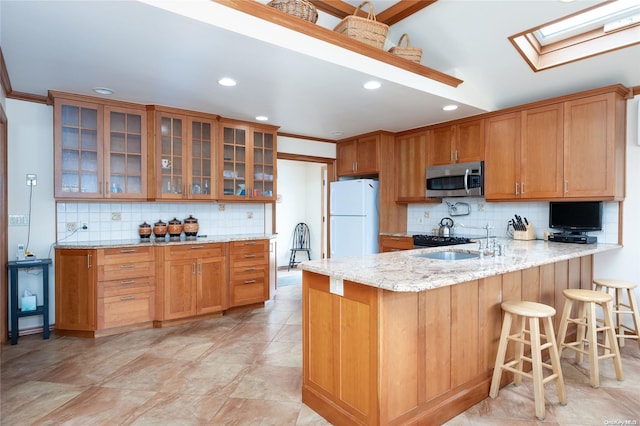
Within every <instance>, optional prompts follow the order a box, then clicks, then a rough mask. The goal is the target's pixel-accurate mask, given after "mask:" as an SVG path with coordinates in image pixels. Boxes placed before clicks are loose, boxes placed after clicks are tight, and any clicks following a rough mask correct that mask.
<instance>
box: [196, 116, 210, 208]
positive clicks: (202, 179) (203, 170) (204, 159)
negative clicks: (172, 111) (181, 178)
mask: <svg viewBox="0 0 640 426" xmlns="http://www.w3.org/2000/svg"><path fill="white" fill-rule="evenodd" d="M212 144H213V140H212V138H211V123H209V122H201V121H192V122H191V194H192V195H195V196H198V195H210V194H211V181H212V179H211V169H212V167H211V164H212V162H213V155H212V154H213V145H212Z"/></svg>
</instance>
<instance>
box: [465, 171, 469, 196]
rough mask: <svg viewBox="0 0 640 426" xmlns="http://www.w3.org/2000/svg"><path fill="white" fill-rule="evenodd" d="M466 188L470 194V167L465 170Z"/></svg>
mask: <svg viewBox="0 0 640 426" xmlns="http://www.w3.org/2000/svg"><path fill="white" fill-rule="evenodd" d="M464 190H465V191H466V192H467V195H469V169H468V168H467V169H466V170H465V171H464Z"/></svg>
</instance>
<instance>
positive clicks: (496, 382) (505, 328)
mask: <svg viewBox="0 0 640 426" xmlns="http://www.w3.org/2000/svg"><path fill="white" fill-rule="evenodd" d="M511 320H512V318H511V314H510V313H508V312H505V314H504V322H503V324H502V332H501V333H500V344H499V345H498V354H497V355H496V364H495V366H494V367H493V377H492V378H491V389H490V390H489V396H490V397H491V398H492V399H493V398H495V397H497V396H498V390H499V389H500V379H501V378H502V364H504V359H505V357H506V355H507V343H508V339H507V337H509V333H510V332H511Z"/></svg>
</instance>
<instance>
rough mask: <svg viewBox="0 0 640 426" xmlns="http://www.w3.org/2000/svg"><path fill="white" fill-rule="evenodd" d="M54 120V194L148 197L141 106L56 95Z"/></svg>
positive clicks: (124, 197) (58, 196)
mask: <svg viewBox="0 0 640 426" xmlns="http://www.w3.org/2000/svg"><path fill="white" fill-rule="evenodd" d="M127 105H129V104H127ZM54 123H55V124H54V126H55V150H54V168H55V186H54V194H55V197H56V198H61V199H70V198H113V199H144V198H146V196H147V187H146V182H147V173H146V155H147V153H146V128H147V125H146V112H145V111H144V109H142V108H141V109H134V108H127V107H120V106H115V105H101V104H98V103H90V102H84V101H81V100H75V99H67V98H59V97H54Z"/></svg>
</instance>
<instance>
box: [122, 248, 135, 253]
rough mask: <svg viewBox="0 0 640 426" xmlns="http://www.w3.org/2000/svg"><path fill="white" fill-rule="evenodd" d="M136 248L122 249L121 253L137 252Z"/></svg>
mask: <svg viewBox="0 0 640 426" xmlns="http://www.w3.org/2000/svg"><path fill="white" fill-rule="evenodd" d="M135 252H136V249H122V250H120V253H135Z"/></svg>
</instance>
